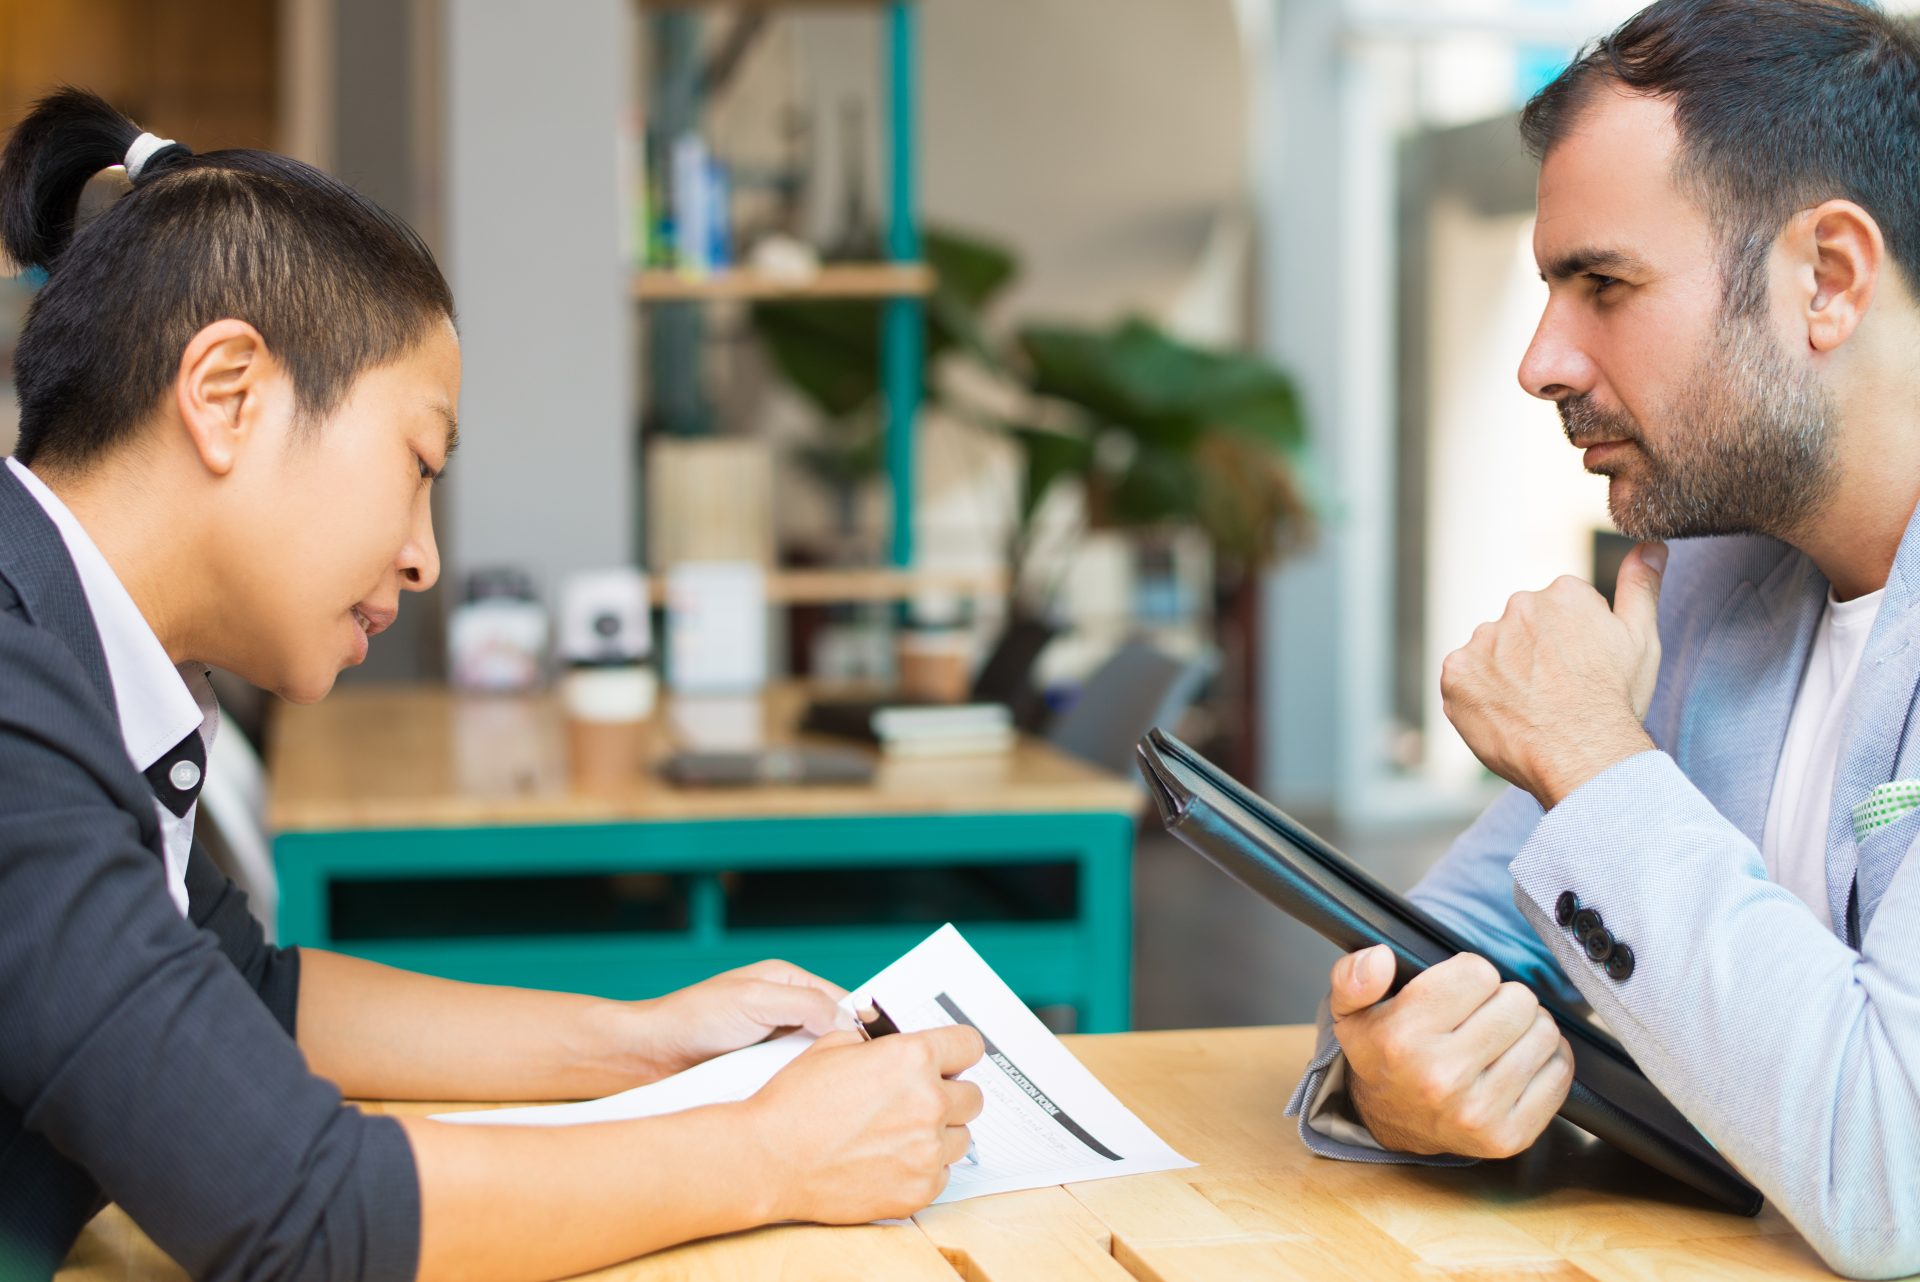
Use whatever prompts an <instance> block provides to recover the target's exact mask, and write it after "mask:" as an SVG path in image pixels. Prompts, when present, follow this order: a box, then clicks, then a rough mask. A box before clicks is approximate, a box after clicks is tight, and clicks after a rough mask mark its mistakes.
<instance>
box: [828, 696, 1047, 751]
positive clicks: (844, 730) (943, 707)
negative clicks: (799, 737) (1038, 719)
mask: <svg viewBox="0 0 1920 1282" xmlns="http://www.w3.org/2000/svg"><path fill="white" fill-rule="evenodd" d="M801 728H802V729H804V730H808V731H811V732H813V733H815V734H830V735H839V736H842V737H844V738H848V739H862V740H865V741H866V742H868V743H874V744H878V745H879V747H880V751H881V753H882V754H883V755H884V756H888V757H965V756H978V755H980V754H983V753H992V752H1005V751H1007V750H1008V749H1009V748H1011V747H1013V743H1014V739H1015V738H1016V737H1017V736H1016V732H1015V730H1014V727H1013V712H1012V710H1011V709H1009V708H1008V707H1007V705H1006V704H1004V703H912V702H908V701H905V700H899V701H890V700H884V699H882V700H865V699H843V700H832V699H829V700H822V701H819V702H816V703H814V704H813V705H812V706H811V707H809V708H808V709H807V715H806V719H805V720H804V721H803V722H802V723H801Z"/></svg>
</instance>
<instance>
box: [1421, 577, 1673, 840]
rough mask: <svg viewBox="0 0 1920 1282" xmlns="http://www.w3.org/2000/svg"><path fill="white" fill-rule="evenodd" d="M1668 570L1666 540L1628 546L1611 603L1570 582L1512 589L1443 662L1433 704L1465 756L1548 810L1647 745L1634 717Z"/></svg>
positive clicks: (1649, 669) (1656, 664)
mask: <svg viewBox="0 0 1920 1282" xmlns="http://www.w3.org/2000/svg"><path fill="white" fill-rule="evenodd" d="M1666 566H1667V549H1666V545H1665V544H1663V543H1642V544H1641V545H1640V546H1639V547H1637V548H1635V549H1634V550H1633V551H1632V552H1631V553H1630V554H1629V555H1628V556H1627V558H1626V560H1625V561H1624V562H1623V563H1622V564H1621V566H1620V579H1619V584H1618V586H1617V587H1616V588H1615V591H1614V603H1613V609H1612V610H1608V609H1607V603H1606V601H1605V599H1604V598H1602V597H1601V596H1600V594H1599V593H1598V592H1595V591H1594V590H1593V588H1592V587H1590V586H1588V585H1587V584H1585V583H1583V582H1581V581H1580V580H1579V579H1575V578H1570V577H1568V578H1560V579H1556V580H1554V582H1553V585H1552V586H1551V587H1549V588H1547V589H1546V591H1544V592H1521V593H1519V594H1517V595H1516V596H1514V597H1513V599H1512V600H1510V601H1508V602H1507V611H1506V613H1505V614H1503V615H1501V616H1500V619H1499V621H1498V622H1495V623H1483V624H1481V625H1480V626H1479V627H1478V628H1475V629H1474V632H1473V639H1472V640H1471V641H1469V642H1468V643H1467V644H1466V645H1465V646H1463V647H1461V648H1460V649H1458V650H1455V651H1454V652H1453V653H1452V654H1450V655H1448V656H1447V660H1446V662H1445V663H1444V664H1442V665H1441V668H1440V694H1441V698H1442V706H1443V707H1444V708H1445V710H1446V714H1447V719H1448V720H1450V721H1452V722H1453V724H1454V728H1455V729H1457V730H1458V731H1459V732H1460V737H1461V738H1462V739H1465V740H1466V741H1467V746H1468V747H1469V748H1471V749H1473V755H1474V756H1476V757H1478V758H1480V760H1481V762H1482V763H1484V764H1485V765H1486V767H1487V769H1489V770H1491V771H1493V772H1494V773H1495V774H1497V775H1499V776H1500V777H1501V778H1502V779H1505V780H1507V781H1508V782H1509V783H1512V784H1515V785H1517V786H1519V787H1521V788H1524V789H1526V790H1527V791H1528V792H1530V793H1532V794H1533V796H1534V798H1535V800H1537V801H1539V803H1540V804H1541V806H1543V807H1544V808H1546V809H1549V810H1551V809H1552V808H1553V807H1554V806H1555V805H1557V804H1559V802H1560V800H1561V798H1563V797H1565V796H1566V795H1567V794H1568V793H1570V792H1572V791H1573V790H1574V789H1576V788H1578V787H1579V786H1580V785H1581V784H1583V783H1585V782H1586V781H1587V780H1589V779H1591V778H1593V777H1594V776H1595V775H1597V774H1599V773H1601V772H1602V771H1604V770H1605V769H1607V767H1609V766H1611V765H1613V764H1614V763H1615V762H1617V761H1624V760H1625V759H1626V758H1628V757H1631V756H1633V755H1634V754H1635V753H1639V752H1644V751H1646V750H1647V749H1648V748H1651V747H1652V746H1653V741H1652V740H1651V739H1649V738H1648V737H1647V733H1646V731H1645V730H1644V729H1643V728H1642V727H1641V722H1642V721H1643V720H1644V719H1645V717H1646V715H1647V705H1648V704H1649V703H1651V702H1652V700H1653V685H1654V680H1655V678H1656V677H1658V675H1659V673H1660V630H1659V626H1658V614H1659V607H1660V575H1661V573H1662V571H1664V570H1665V569H1666Z"/></svg>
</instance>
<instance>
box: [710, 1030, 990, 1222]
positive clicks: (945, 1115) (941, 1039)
mask: <svg viewBox="0 0 1920 1282" xmlns="http://www.w3.org/2000/svg"><path fill="white" fill-rule="evenodd" d="M984 1050H985V1046H984V1044H983V1043H982V1042H981V1040H980V1034H979V1033H977V1032H975V1031H974V1030H973V1029H971V1028H969V1027H967V1026H966V1025H964V1024H949V1025H947V1026H945V1027H941V1028H930V1029H926V1030H924V1031H922V1032H918V1033H901V1034H899V1035H898V1036H893V1037H882V1038H878V1039H876V1040H875V1041H871V1042H862V1041H861V1040H859V1038H858V1037H857V1036H856V1035H855V1034H853V1033H832V1034H829V1035H828V1036H826V1037H822V1038H821V1039H820V1040H819V1041H817V1042H815V1043H814V1044H813V1045H812V1046H810V1047H808V1048H807V1049H806V1051H805V1052H804V1053H803V1054H802V1055H801V1056H800V1057H799V1058H798V1059H796V1060H794V1061H793V1062H792V1063H791V1064H789V1065H787V1066H786V1067H785V1068H783V1069H781V1070H780V1071H779V1072H778V1073H776V1074H775V1075H774V1077H773V1080H772V1081H770V1082H768V1083H767V1084H766V1085H765V1086H763V1087H761V1088H760V1091H759V1093H758V1094H756V1095H755V1096H754V1097H753V1098H752V1099H750V1100H748V1101H747V1102H746V1104H745V1106H744V1107H745V1108H746V1109H748V1110H749V1111H750V1112H751V1113H752V1114H753V1115H754V1116H755V1117H756V1118H757V1120H758V1125H756V1126H755V1128H754V1130H755V1132H756V1133H757V1134H758V1135H760V1136H762V1137H763V1138H764V1142H765V1144H766V1146H767V1148H766V1153H765V1160H764V1170H765V1172H766V1173H767V1174H768V1175H769V1176H771V1177H772V1178H771V1180H770V1182H769V1184H768V1186H767V1188H768V1194H769V1198H770V1200H769V1203H768V1205H767V1218H768V1219H769V1220H776V1221H777V1220H809V1221H814V1222H818V1223H822V1224H864V1223H866V1222H867V1221H869V1220H877V1219H890V1218H893V1217H897V1216H905V1215H912V1214H913V1213H914V1212H915V1211H918V1210H920V1209H922V1208H923V1207H925V1206H926V1205H927V1204H928V1203H929V1202H931V1201H933V1199H934V1198H936V1197H938V1196H939V1195H940V1191H941V1190H942V1189H944V1188H946V1186H947V1168H948V1167H949V1166H951V1165H953V1164H954V1163H955V1162H958V1161H959V1160H960V1159H961V1158H963V1157H965V1156H966V1154H967V1145H968V1142H969V1135H968V1132H967V1123H969V1122H971V1121H973V1119H974V1118H976V1117H978V1116H980V1109H981V1106H982V1104H983V1103H984V1101H983V1099H982V1097H981V1094H980V1088H979V1087H977V1086H975V1085H974V1084H973V1083H972V1082H959V1081H953V1080H950V1079H952V1078H953V1077H954V1076H955V1075H956V1074H958V1073H961V1072H963V1071H965V1070H966V1069H967V1068H969V1067H971V1066H972V1065H973V1064H974V1063H976V1062H977V1061H978V1060H979V1058H980V1056H981V1054H982V1052H983V1051H984Z"/></svg>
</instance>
